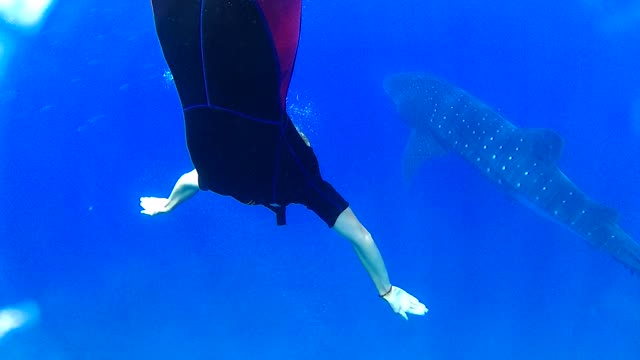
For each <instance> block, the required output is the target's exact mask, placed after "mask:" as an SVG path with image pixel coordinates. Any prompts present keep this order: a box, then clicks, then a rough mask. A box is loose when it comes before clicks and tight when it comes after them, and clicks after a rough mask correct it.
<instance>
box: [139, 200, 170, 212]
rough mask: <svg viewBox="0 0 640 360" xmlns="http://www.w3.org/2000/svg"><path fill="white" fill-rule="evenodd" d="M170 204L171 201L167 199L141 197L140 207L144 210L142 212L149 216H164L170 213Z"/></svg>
mask: <svg viewBox="0 0 640 360" xmlns="http://www.w3.org/2000/svg"><path fill="white" fill-rule="evenodd" d="M168 203H169V199H165V198H156V197H141V198H140V206H142V210H141V211H140V212H141V213H143V214H147V215H149V216H153V215H157V214H163V213H166V212H169V208H168V207H167V204H168Z"/></svg>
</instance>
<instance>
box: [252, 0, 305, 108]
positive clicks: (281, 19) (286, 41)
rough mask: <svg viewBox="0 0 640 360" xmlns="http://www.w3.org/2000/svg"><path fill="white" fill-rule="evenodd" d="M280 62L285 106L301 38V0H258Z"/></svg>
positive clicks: (281, 93)
mask: <svg viewBox="0 0 640 360" xmlns="http://www.w3.org/2000/svg"><path fill="white" fill-rule="evenodd" d="M258 4H259V5H260V7H261V8H262V12H263V14H264V16H265V18H266V20H267V24H268V25H269V29H270V30H271V34H272V37H273V42H274V45H275V47H276V51H277V54H278V59H279V62H280V96H281V98H282V106H283V107H284V106H285V102H286V98H287V91H288V90H289V83H290V82H291V75H292V74H293V67H294V64H295V59H296V53H297V51H298V41H299V39H300V20H301V14H302V1H301V0H290V1H285V0H258Z"/></svg>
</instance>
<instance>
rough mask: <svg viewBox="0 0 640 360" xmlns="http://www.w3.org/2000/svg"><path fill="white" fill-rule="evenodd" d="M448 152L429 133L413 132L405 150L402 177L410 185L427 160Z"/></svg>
mask: <svg viewBox="0 0 640 360" xmlns="http://www.w3.org/2000/svg"><path fill="white" fill-rule="evenodd" d="M446 153H447V150H446V149H445V148H443V147H442V145H440V143H439V142H438V140H437V139H436V138H435V137H434V136H433V135H432V134H431V133H429V132H420V133H419V132H416V131H415V130H413V131H412V132H411V136H410V137H409V142H408V143H407V146H406V147H405V149H404V158H403V162H402V175H403V177H404V180H405V181H406V182H407V183H408V182H411V180H413V177H414V176H415V174H416V172H417V171H418V169H419V168H420V166H421V165H422V164H423V163H424V162H425V161H427V160H429V159H432V158H434V157H438V156H443V155H445V154H446Z"/></svg>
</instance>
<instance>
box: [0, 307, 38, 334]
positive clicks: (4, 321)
mask: <svg viewBox="0 0 640 360" xmlns="http://www.w3.org/2000/svg"><path fill="white" fill-rule="evenodd" d="M39 318H40V309H39V308H38V305H37V304H36V303H34V302H25V303H21V304H17V305H14V306H10V307H6V308H4V309H0V339H2V338H3V337H5V336H6V335H7V334H8V333H10V332H11V331H13V330H16V329H19V328H21V327H24V326H27V325H31V324H34V323H36V322H37V321H38V319H39Z"/></svg>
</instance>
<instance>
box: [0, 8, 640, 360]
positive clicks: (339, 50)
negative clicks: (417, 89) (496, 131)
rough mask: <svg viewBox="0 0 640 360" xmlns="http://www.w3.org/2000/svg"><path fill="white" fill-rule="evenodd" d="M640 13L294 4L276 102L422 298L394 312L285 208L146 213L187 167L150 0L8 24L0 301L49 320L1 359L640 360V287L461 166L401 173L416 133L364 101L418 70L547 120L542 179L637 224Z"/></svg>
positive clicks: (330, 242)
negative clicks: (551, 143)
mask: <svg viewBox="0 0 640 360" xmlns="http://www.w3.org/2000/svg"><path fill="white" fill-rule="evenodd" d="M638 13H640V3H638V1H632V0H628V1H622V0H619V1H613V2H611V1H608V2H605V1H598V0H591V1H588V0H581V1H578V0H574V1H564V2H556V1H550V0H544V1H540V2H513V1H507V0H493V1H485V2H480V1H474V2H470V1H464V0H450V1H429V2H426V1H418V0H405V1H402V2H389V1H378V0H372V1H368V2H364V1H355V0H344V1H318V0H307V1H305V2H304V14H303V29H302V31H303V33H302V39H301V44H300V51H299V54H298V62H297V67H296V72H295V76H294V80H293V84H292V88H291V90H290V93H289V100H290V105H291V106H292V107H293V109H292V111H291V113H292V115H293V117H294V121H295V122H296V123H298V124H299V126H300V127H301V128H302V130H303V131H304V132H305V133H306V134H307V135H308V137H309V138H310V140H311V142H312V144H313V146H314V148H315V151H316V153H317V155H318V157H319V160H320V164H321V169H322V171H323V175H324V176H325V178H327V179H328V180H329V181H330V182H332V184H333V185H334V186H335V187H336V188H337V189H338V190H339V191H340V192H341V193H342V194H343V195H344V196H345V197H346V198H347V199H348V200H349V201H350V202H351V205H352V207H353V209H354V210H355V212H356V213H357V214H358V216H359V218H360V219H361V220H362V221H363V223H364V224H365V226H367V228H368V229H369V230H370V231H371V233H372V234H373V236H374V238H375V240H376V242H377V243H378V246H379V247H380V249H381V251H382V254H383V256H384V258H385V261H386V264H387V267H388V269H389V272H390V276H391V280H392V283H394V284H396V285H398V286H400V287H402V288H404V289H406V290H407V291H409V292H410V293H412V294H413V295H415V296H417V297H418V298H419V299H420V300H421V301H423V302H424V303H425V304H426V305H427V306H428V307H429V309H430V311H429V313H428V314H427V315H426V316H424V317H412V318H410V320H409V321H408V322H406V321H404V320H403V319H402V318H400V317H399V316H397V315H396V314H394V313H393V312H392V311H391V309H390V308H389V306H388V305H387V304H386V303H385V302H384V301H383V300H380V299H379V298H378V297H377V293H376V290H375V288H374V287H373V286H372V284H371V282H370V280H369V278H368V277H367V275H366V272H365V271H364V270H363V269H362V267H361V265H360V264H359V262H358V260H357V258H356V256H355V254H354V253H353V251H352V250H351V248H350V246H349V245H348V244H347V242H346V241H344V240H343V239H341V238H340V237H338V236H337V235H336V234H334V233H332V232H331V231H330V230H327V229H326V225H324V223H322V222H321V221H320V220H319V219H318V218H316V217H315V215H313V214H312V213H310V212H308V211H307V210H306V209H304V208H303V207H301V206H292V207H290V209H289V213H288V215H289V216H288V223H289V225H288V226H286V227H276V226H275V225H274V222H275V220H274V217H273V214H272V213H270V212H269V211H268V210H266V209H263V208H252V207H247V206H243V205H241V204H239V203H236V202H235V201H233V200H231V199H229V198H223V197H220V196H217V195H214V194H212V193H201V194H199V195H198V196H196V197H195V198H194V199H193V200H190V201H189V202H187V203H185V204H184V205H182V206H181V207H179V208H178V209H176V211H175V212H173V213H171V214H169V215H166V216H161V217H153V218H150V217H147V216H145V215H142V214H140V213H139V210H140V208H139V205H138V199H139V197H140V196H168V194H169V191H170V190H171V187H172V186H173V184H174V182H175V181H176V180H177V178H178V177H179V176H180V175H181V174H182V173H184V172H186V171H189V170H190V169H191V163H190V161H189V156H188V153H187V149H186V145H185V138H184V132H183V131H184V129H183V123H182V118H181V112H180V106H179V101H178V98H177V94H176V91H175V89H174V88H173V85H172V83H171V81H170V79H168V78H167V76H166V73H165V72H166V70H167V67H166V65H165V63H164V61H163V58H162V54H161V52H160V48H159V44H158V42H157V38H156V36H155V32H154V26H153V20H152V15H151V10H150V7H149V3H148V2H146V1H140V2H138V1H135V2H134V1H118V2H104V1H96V0H82V1H80V0H76V1H64V2H59V3H58V4H57V7H56V8H54V10H53V11H52V12H51V14H50V16H49V17H48V19H47V21H46V22H45V23H44V25H43V27H42V28H41V29H39V31H38V32H29V33H24V32H20V31H14V30H10V29H9V28H8V27H7V30H5V35H6V36H7V37H8V36H10V37H11V38H12V39H13V46H12V47H11V48H12V51H11V54H10V58H9V57H8V56H9V55H6V56H5V60H6V68H5V71H4V74H3V77H2V78H1V79H0V160H1V161H0V186H1V188H0V189H1V192H0V194H1V195H0V202H1V203H2V205H0V308H1V307H3V306H9V305H11V304H14V303H18V302H20V301H23V300H31V301H34V302H36V303H37V304H39V307H40V312H41V316H40V321H39V322H38V323H37V324H35V325H33V326H31V327H28V328H25V329H21V330H17V331H15V332H13V333H10V334H9V335H8V336H7V337H5V338H4V339H2V342H0V359H2V360H26V359H38V360H49V359H51V360H54V359H55V360H66V359H119V360H122V359H123V360H127V359H196V360H197V359H368V360H369V359H370V360H374V359H389V358H393V359H402V358H406V359H491V360H495V359H525V360H526V359H540V358H548V359H607V360H609V359H638V358H640V279H638V277H637V276H635V277H634V276H632V275H630V274H629V273H628V271H627V270H625V269H624V268H623V267H622V266H620V265H619V264H618V263H616V262H614V261H613V260H611V259H610V258H609V257H608V256H607V255H606V254H603V253H601V252H598V251H596V250H594V249H592V248H590V247H589V246H588V245H586V243H585V242H584V241H583V240H582V239H580V238H579V237H578V236H577V235H574V234H573V233H571V232H569V231H568V230H566V229H564V228H563V227H561V226H559V225H557V224H554V223H552V222H550V221H548V220H547V219H544V218H541V217H539V216H538V215H537V214H535V213H534V212H532V211H530V210H529V209H527V208H525V207H523V206H521V205H520V204H518V203H516V202H514V201H513V200H511V199H510V198H509V197H508V196H506V195H505V194H503V193H502V192H500V191H499V189H497V188H496V187H495V186H494V185H492V184H491V183H489V182H488V181H487V180H486V179H485V178H483V177H482V176H481V175H480V174H479V173H477V172H476V171H475V170H474V169H472V168H471V167H469V166H468V165H467V164H465V163H464V162H463V161H462V160H461V159H459V158H456V157H455V156H453V155H451V156H446V157H444V158H440V159H435V160H434V161H432V162H430V163H428V164H426V165H425V166H424V167H423V168H422V169H421V170H420V172H419V174H418V175H417V178H416V180H415V181H414V182H413V183H412V184H411V185H410V186H406V185H405V184H404V183H403V182H402V179H401V171H400V161H401V156H402V151H403V147H404V144H405V142H406V139H407V136H408V134H409V129H408V128H406V126H405V125H404V124H403V123H402V121H401V120H400V118H399V117H398V115H397V114H396V113H395V110H394V108H393V106H392V104H391V103H390V101H389V99H388V98H387V97H386V95H385V94H384V91H383V89H382V79H383V78H384V76H385V75H386V74H390V73H393V72H397V71H414V70H415V71H428V72H430V73H434V74H437V75H438V76H440V77H443V78H445V79H447V80H449V81H450V82H452V83H454V84H456V85H458V86H460V87H462V88H464V89H466V90H467V91H469V92H470V93H472V94H474V95H475V96H477V97H478V98H480V99H482V100H484V101H485V102H486V103H488V104H490V105H491V106H493V107H494V108H496V109H498V110H499V111H500V112H501V113H502V114H504V115H505V116H506V117H507V118H508V119H510V120H511V121H512V122H514V123H515V124H517V125H519V126H523V127H547V128H552V129H554V130H555V131H557V132H558V133H559V134H561V136H562V137H563V138H564V140H565V150H564V153H563V155H562V158H561V159H560V163H559V165H560V167H561V168H562V169H563V170H564V171H565V173H566V174H567V175H568V176H569V177H570V178H572V180H573V181H574V182H575V183H576V184H578V186H579V187H580V188H581V189H582V190H583V191H585V192H586V193H587V194H589V195H590V196H591V197H593V198H594V199H596V200H598V201H599V202H602V203H604V204H606V205H608V206H610V207H613V208H616V209H617V210H619V212H620V218H621V220H620V222H621V225H622V226H623V227H624V228H625V229H626V230H627V231H628V232H629V233H630V234H632V235H634V236H635V237H636V238H640V191H638V190H637V182H638V181H639V180H640V176H639V175H638V174H640V161H638V158H640V147H639V146H638V143H639V141H640V132H639V130H638V129H640V112H639V111H638V110H637V109H638V105H637V104H639V103H640V85H638V84H640V71H638V60H639V59H640V15H638ZM7 34H8V35H7ZM7 54H8V53H7Z"/></svg>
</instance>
